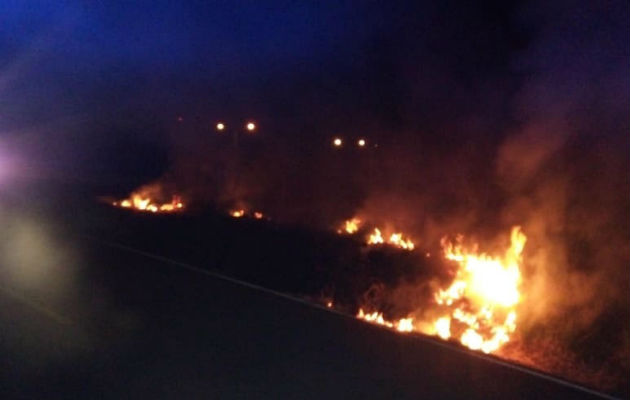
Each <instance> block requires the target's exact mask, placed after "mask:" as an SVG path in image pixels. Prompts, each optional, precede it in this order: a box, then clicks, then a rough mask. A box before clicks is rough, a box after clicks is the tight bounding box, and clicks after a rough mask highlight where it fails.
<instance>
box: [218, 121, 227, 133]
mask: <svg viewBox="0 0 630 400" xmlns="http://www.w3.org/2000/svg"><path fill="white" fill-rule="evenodd" d="M224 129H225V124H224V123H223V122H219V123H218V124H217V131H222V130H224Z"/></svg>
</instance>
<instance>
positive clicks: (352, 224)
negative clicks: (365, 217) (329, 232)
mask: <svg viewBox="0 0 630 400" xmlns="http://www.w3.org/2000/svg"><path fill="white" fill-rule="evenodd" d="M359 225H361V220H360V219H359V218H352V219H349V220H347V221H344V223H343V225H342V226H341V228H339V229H338V230H337V233H347V234H349V235H352V234H353V233H356V232H357V231H358V230H359Z"/></svg>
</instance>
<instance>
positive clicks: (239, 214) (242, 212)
mask: <svg viewBox="0 0 630 400" xmlns="http://www.w3.org/2000/svg"><path fill="white" fill-rule="evenodd" d="M230 215H231V216H232V217H234V218H241V217H242V216H243V215H245V210H242V209H241V210H232V211H230Z"/></svg>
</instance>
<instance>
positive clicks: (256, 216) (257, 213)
mask: <svg viewBox="0 0 630 400" xmlns="http://www.w3.org/2000/svg"><path fill="white" fill-rule="evenodd" d="M262 217H264V215H263V213H261V212H260V211H254V218H256V219H262Z"/></svg>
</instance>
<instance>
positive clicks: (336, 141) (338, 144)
mask: <svg viewBox="0 0 630 400" xmlns="http://www.w3.org/2000/svg"><path fill="white" fill-rule="evenodd" d="M342 144H343V140H341V138H338V137H336V138H335V139H333V146H335V147H341V145H342Z"/></svg>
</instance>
